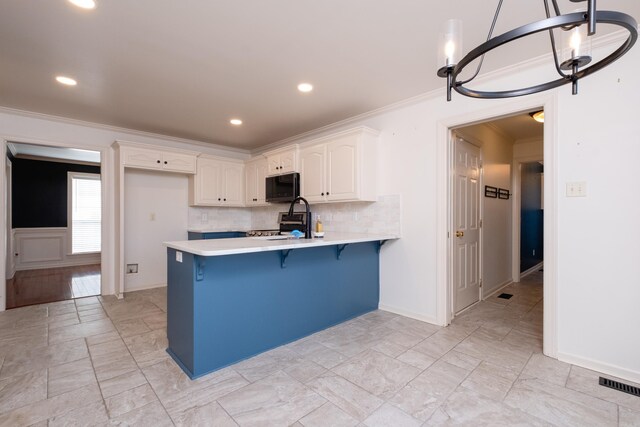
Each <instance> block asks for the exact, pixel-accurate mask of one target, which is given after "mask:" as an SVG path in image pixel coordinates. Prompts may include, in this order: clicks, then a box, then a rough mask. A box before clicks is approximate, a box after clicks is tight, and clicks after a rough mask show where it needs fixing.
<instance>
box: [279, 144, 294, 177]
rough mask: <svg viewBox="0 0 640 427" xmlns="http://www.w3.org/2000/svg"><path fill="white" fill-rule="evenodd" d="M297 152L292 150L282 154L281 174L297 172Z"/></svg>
mask: <svg viewBox="0 0 640 427" xmlns="http://www.w3.org/2000/svg"><path fill="white" fill-rule="evenodd" d="M296 160H297V159H296V151H295V150H290V151H285V152H284V153H282V154H280V172H281V173H289V172H295V171H296Z"/></svg>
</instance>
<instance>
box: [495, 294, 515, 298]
mask: <svg viewBox="0 0 640 427" xmlns="http://www.w3.org/2000/svg"><path fill="white" fill-rule="evenodd" d="M512 296H513V295H512V294H505V293H502V294H500V295H498V298H502V299H511V297H512Z"/></svg>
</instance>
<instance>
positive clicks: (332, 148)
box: [300, 127, 378, 203]
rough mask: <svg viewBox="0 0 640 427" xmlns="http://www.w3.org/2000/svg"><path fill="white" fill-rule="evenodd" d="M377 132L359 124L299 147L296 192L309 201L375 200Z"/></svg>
mask: <svg viewBox="0 0 640 427" xmlns="http://www.w3.org/2000/svg"><path fill="white" fill-rule="evenodd" d="M377 138H378V133H377V132H376V131H374V130H372V129H369V128H365V127H360V128H356V129H352V130H349V131H345V132H341V133H339V134H334V135H330V136H328V137H325V138H322V139H321V140H317V141H316V144H312V145H310V146H308V147H306V148H303V149H302V150H300V181H301V185H300V193H301V195H302V197H304V198H306V199H307V200H308V201H309V202H315V203H318V202H320V203H321V202H343V201H375V200H376V199H377V188H376V180H377V179H376V178H377V177H376V172H377V171H376V169H377V168H376V165H377Z"/></svg>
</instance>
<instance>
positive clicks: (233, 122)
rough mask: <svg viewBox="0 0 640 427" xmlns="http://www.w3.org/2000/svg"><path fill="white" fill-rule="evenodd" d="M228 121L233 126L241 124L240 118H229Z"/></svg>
mask: <svg viewBox="0 0 640 427" xmlns="http://www.w3.org/2000/svg"><path fill="white" fill-rule="evenodd" d="M229 123H231V124H232V125H234V126H240V125H241V124H242V120H240V119H231V120H229Z"/></svg>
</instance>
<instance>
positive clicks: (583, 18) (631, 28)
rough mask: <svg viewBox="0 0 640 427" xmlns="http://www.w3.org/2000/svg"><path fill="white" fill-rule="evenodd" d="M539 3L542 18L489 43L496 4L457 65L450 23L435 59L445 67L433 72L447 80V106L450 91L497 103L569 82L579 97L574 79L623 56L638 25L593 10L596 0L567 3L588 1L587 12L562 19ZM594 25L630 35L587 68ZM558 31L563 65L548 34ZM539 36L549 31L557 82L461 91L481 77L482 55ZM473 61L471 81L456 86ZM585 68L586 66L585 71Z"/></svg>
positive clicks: (457, 44)
mask: <svg viewBox="0 0 640 427" xmlns="http://www.w3.org/2000/svg"><path fill="white" fill-rule="evenodd" d="M543 1H544V7H545V12H546V16H547V19H543V20H541V21H537V22H532V23H530V24H527V25H523V26H521V27H518V28H516V29H514V30H511V31H507V32H506V33H504V34H502V35H499V36H496V37H494V38H491V37H492V35H493V30H494V28H495V25H496V21H497V20H498V15H499V14H500V9H501V8H502V2H503V0H500V1H499V2H498V7H497V9H496V13H495V15H494V18H493V23H492V24H491V28H490V30H489V35H488V37H487V41H486V42H484V43H482V44H481V45H480V46H478V47H476V48H475V49H473V50H472V51H471V52H469V53H468V54H467V55H466V56H465V57H464V58H462V59H461V60H459V61H458V60H457V59H458V57H457V56H458V55H459V51H461V50H462V49H461V45H462V35H461V31H460V28H459V27H460V21H456V20H451V21H448V22H447V25H446V29H445V31H444V33H443V34H442V35H441V38H442V43H443V46H442V47H441V48H442V51H441V54H443V58H442V59H440V60H439V61H442V62H441V63H444V64H445V65H444V66H442V68H440V69H439V70H438V76H439V77H444V78H446V79H447V101H451V89H453V90H455V91H456V92H458V93H460V94H462V95H465V96H469V97H472V98H482V99H496V98H511V97H515V96H524V95H531V94H534V93H538V92H543V91H545V90H549V89H553V88H556V87H558V86H562V85H564V84H567V83H572V86H573V90H572V93H573V94H574V95H575V94H577V93H578V80H579V79H581V78H583V77H586V76H588V75H589V74H592V73H595V72H596V71H598V70H600V69H602V68H604V67H606V66H607V65H609V64H611V63H612V62H614V61H615V60H617V59H618V58H620V57H621V56H623V55H624V54H625V53H627V51H629V49H631V47H632V46H633V45H634V44H635V42H636V40H637V38H638V24H637V23H636V20H635V19H633V18H632V17H631V16H629V15H627V14H624V13H621V12H612V11H597V10H596V0H571V1H572V2H574V3H579V2H584V1H587V2H588V6H587V11H586V12H574V13H570V14H566V15H562V14H561V13H560V9H559V7H558V4H557V0H551V3H552V5H553V10H554V13H555V16H552V14H551V12H550V8H549V0H543ZM597 23H598V24H612V25H616V26H619V27H622V28H624V29H626V30H627V31H628V32H629V36H628V37H627V39H626V40H625V41H624V42H623V43H622V45H621V46H620V47H618V49H616V50H615V51H614V52H613V53H611V54H610V55H609V56H607V57H605V58H603V59H601V60H600V61H598V62H595V63H593V64H591V61H592V57H591V52H590V41H591V40H590V39H588V36H592V35H594V34H595V33H596V24H597ZM557 28H560V29H561V30H562V31H563V36H564V37H563V38H566V39H567V40H566V41H567V43H565V44H566V45H567V46H566V47H565V50H566V52H567V54H566V56H567V58H566V59H565V58H563V59H564V60H563V61H562V62H560V59H559V58H558V52H557V50H556V41H555V37H554V33H553V30H554V29H557ZM543 31H548V32H549V39H550V41H551V50H552V51H553V60H554V65H555V68H556V71H557V72H558V74H559V75H560V78H558V79H556V80H552V81H549V82H547V83H542V84H538V85H534V86H530V87H526V88H522V89H512V90H505V91H496V92H493V91H480V90H474V89H470V88H468V87H466V85H467V84H468V83H470V82H471V81H473V79H475V78H476V77H477V76H478V74H479V73H480V69H481V68H482V63H483V61H484V55H485V54H487V53H488V52H490V51H492V50H493V49H496V48H497V47H499V46H502V45H504V44H506V43H509V42H511V41H514V40H517V39H520V38H523V37H526V36H529V35H532V34H537V33H540V32H543ZM478 58H480V62H479V64H478V67H477V69H476V71H475V73H474V74H473V76H472V77H471V78H469V79H467V80H463V81H459V80H458V76H459V75H460V74H461V73H462V71H463V70H464V69H465V67H467V66H468V65H469V64H470V63H471V62H473V61H475V60H476V59H478ZM589 64H591V65H589ZM587 65H589V66H588V67H587ZM565 71H566V73H565Z"/></svg>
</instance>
